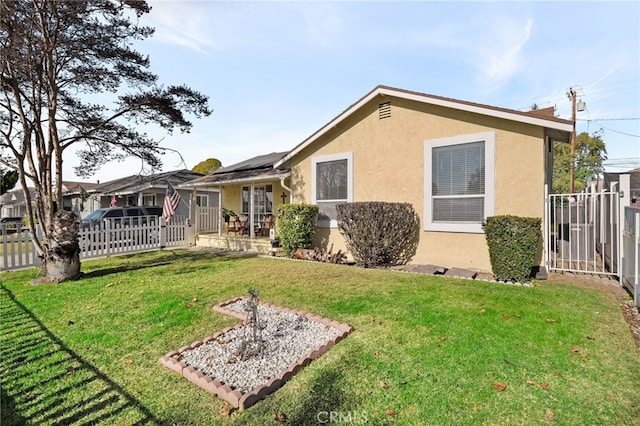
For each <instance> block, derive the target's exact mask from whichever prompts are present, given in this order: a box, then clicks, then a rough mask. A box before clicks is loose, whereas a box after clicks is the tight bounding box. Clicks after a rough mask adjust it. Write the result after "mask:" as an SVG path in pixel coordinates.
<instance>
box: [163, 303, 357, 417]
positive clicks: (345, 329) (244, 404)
mask: <svg viewBox="0 0 640 426" xmlns="http://www.w3.org/2000/svg"><path fill="white" fill-rule="evenodd" d="M241 300H246V298H244V297H236V298H234V299H231V300H228V301H226V302H223V303H220V304H218V305H216V306H214V307H213V310H214V311H215V312H219V313H222V314H224V315H230V316H232V317H235V318H238V319H240V320H242V321H244V319H245V315H243V314H242V313H241V312H235V311H231V310H229V309H226V308H225V306H227V305H229V304H232V303H235V302H238V301H241ZM260 305H262V306H266V307H269V308H271V309H274V310H277V311H281V312H288V313H291V314H295V315H298V316H301V317H305V318H307V319H309V320H313V321H316V322H319V323H321V324H324V325H325V326H329V327H334V328H337V329H338V330H339V331H340V332H341V333H340V334H339V335H338V336H336V337H334V338H333V339H330V340H328V341H326V342H325V343H323V344H321V345H320V346H317V347H316V348H314V349H312V350H311V351H309V352H308V353H307V354H306V355H304V356H303V357H302V358H300V359H299V360H298V361H296V362H293V363H292V364H291V365H290V366H289V367H288V368H287V369H285V370H284V371H282V372H281V373H280V374H279V375H278V376H276V377H274V378H271V379H270V380H269V381H268V382H267V383H266V384H262V385H260V386H258V387H256V388H255V389H253V390H251V391H249V392H245V393H242V392H240V391H238V390H233V389H231V387H229V385H227V384H222V383H220V382H219V381H217V380H215V379H214V378H212V377H211V376H207V375H206V374H203V373H202V372H201V371H199V370H198V369H197V368H195V367H193V366H187V365H186V364H185V363H184V362H182V361H180V360H181V358H182V353H183V352H185V351H187V350H192V349H195V348H197V347H198V346H200V345H202V344H203V343H207V342H210V341H211V340H216V339H217V338H218V337H219V336H220V335H222V334H224V333H226V332H228V331H229V330H232V329H235V328H239V327H241V326H243V322H240V323H238V324H237V325H235V326H231V327H226V328H224V329H222V330H220V331H219V332H217V333H216V334H214V335H213V336H210V337H206V338H204V339H203V340H197V341H195V342H193V343H192V344H191V345H187V346H183V347H181V348H180V349H178V350H177V351H172V352H169V353H168V354H166V355H165V356H163V357H162V358H160V360H159V361H160V364H162V365H164V366H165V367H166V368H168V369H169V370H172V371H175V372H176V373H179V374H180V375H182V376H183V377H184V378H185V379H187V380H189V381H190V382H191V383H193V384H195V385H196V386H199V387H201V388H202V389H204V390H205V391H207V392H209V393H211V394H213V395H214V396H217V397H219V398H222V399H224V400H225V401H227V402H228V403H229V404H231V405H232V406H233V407H235V408H239V409H240V410H243V409H245V408H249V407H250V406H252V405H253V404H255V403H257V402H258V401H260V400H261V399H263V398H264V397H265V396H267V395H269V394H271V393H273V392H275V391H276V390H278V389H280V387H282V386H283V385H284V384H285V383H286V382H287V381H288V380H289V379H290V378H292V377H293V376H294V375H295V374H296V373H297V372H298V371H300V370H301V369H302V368H303V367H306V366H307V365H309V364H310V363H311V362H312V361H313V360H316V359H318V358H320V357H321V356H322V355H324V354H325V353H326V352H327V351H328V350H329V349H331V348H332V347H333V346H334V345H335V344H336V343H338V342H339V341H340V340H342V339H344V338H345V337H347V335H349V333H351V331H352V330H353V327H351V326H350V325H348V324H341V323H338V322H336V321H331V320H329V319H327V318H323V317H320V316H317V315H312V314H309V313H306V312H302V311H295V310H292V309H288V308H283V307H281V306H276V305H271V304H269V303H262V302H260Z"/></svg>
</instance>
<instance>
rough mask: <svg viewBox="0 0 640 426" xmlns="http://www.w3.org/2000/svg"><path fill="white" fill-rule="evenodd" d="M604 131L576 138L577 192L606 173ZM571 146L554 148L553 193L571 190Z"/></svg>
mask: <svg viewBox="0 0 640 426" xmlns="http://www.w3.org/2000/svg"><path fill="white" fill-rule="evenodd" d="M602 134H603V131H602V130H599V131H597V132H594V133H593V134H592V135H589V134H588V133H586V132H582V133H580V134H579V135H577V136H576V163H575V164H576V166H575V176H576V180H575V190H576V192H578V191H582V190H583V189H584V188H586V187H587V184H588V182H589V181H590V180H592V179H594V178H596V177H597V176H598V174H599V173H602V172H603V171H604V166H603V165H602V164H603V162H604V160H606V159H607V149H606V147H605V143H604V141H603V140H602ZM571 160H572V159H571V146H570V145H569V144H566V143H556V144H555V145H554V146H553V192H555V193H558V194H560V193H568V192H569V191H570V190H571Z"/></svg>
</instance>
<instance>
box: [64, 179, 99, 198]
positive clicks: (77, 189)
mask: <svg viewBox="0 0 640 426" xmlns="http://www.w3.org/2000/svg"><path fill="white" fill-rule="evenodd" d="M99 185H100V184H99V183H94V182H71V181H63V182H62V194H63V195H80V193H81V192H82V191H83V190H84V191H85V192H87V193H90V192H95V188H96V187H97V186H99Z"/></svg>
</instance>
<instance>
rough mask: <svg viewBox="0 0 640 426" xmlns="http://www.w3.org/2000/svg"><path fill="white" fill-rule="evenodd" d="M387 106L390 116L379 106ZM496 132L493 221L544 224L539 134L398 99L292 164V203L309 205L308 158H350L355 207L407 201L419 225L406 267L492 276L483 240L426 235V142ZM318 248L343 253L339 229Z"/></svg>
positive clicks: (321, 238) (374, 108)
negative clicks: (525, 219)
mask: <svg viewBox="0 0 640 426" xmlns="http://www.w3.org/2000/svg"><path fill="white" fill-rule="evenodd" d="M389 100H390V101H391V117H390V118H386V119H380V118H379V117H378V104H379V103H381V102H386V101H389ZM487 131H493V132H495V162H496V165H495V182H496V184H495V214H496V215H497V214H513V215H520V216H533V217H542V216H543V209H544V170H545V164H544V157H545V153H544V129H542V128H540V127H537V126H533V125H527V124H522V123H515V122H511V121H507V120H504V119H499V118H491V117H486V116H480V115H477V114H473V113H467V112H461V111H455V110H451V109H446V108H442V107H437V106H432V105H425V104H421V103H416V102H413V101H410V100H405V99H397V98H389V97H385V98H378V99H376V100H374V101H373V102H371V103H370V104H368V105H366V106H364V107H363V108H361V109H360V110H359V111H357V112H356V113H355V114H353V115H352V116H351V117H349V118H348V119H347V120H345V121H343V122H342V123H340V124H339V125H338V126H336V127H335V128H333V129H332V130H330V131H329V132H328V133H327V134H325V135H323V136H322V137H321V139H319V140H317V141H316V142H314V143H313V144H311V145H310V146H309V147H307V148H306V149H305V150H303V151H302V152H300V153H299V154H298V155H297V156H295V157H294V158H293V161H292V164H291V166H292V173H293V179H292V185H293V187H292V189H293V191H294V202H305V203H310V202H312V199H313V197H312V194H311V186H312V185H311V159H312V157H314V156H318V155H327V154H336V153H343V152H353V174H354V193H353V194H354V195H353V197H354V201H389V202H409V203H411V204H413V206H414V208H415V209H416V212H417V213H418V215H419V216H420V218H421V223H422V224H421V235H420V243H419V245H418V249H417V253H416V255H415V257H414V259H413V261H412V263H431V264H439V265H443V266H447V267H454V266H455V267H467V268H473V269H476V270H485V271H490V270H491V265H490V263H489V255H488V251H487V247H486V242H485V237H484V234H465V233H452V232H432V231H431V232H428V231H424V196H425V188H424V176H425V169H424V154H425V141H428V140H431V139H439V138H445V137H452V136H458V135H465V134H474V133H480V132H487ZM317 243H318V245H320V244H321V243H322V245H323V246H324V245H325V244H329V245H330V244H334V251H335V250H338V249H345V246H344V240H343V238H342V236H341V235H340V234H339V232H338V230H337V229H331V230H330V232H327V230H326V229H323V230H320V232H319V234H318V241H317Z"/></svg>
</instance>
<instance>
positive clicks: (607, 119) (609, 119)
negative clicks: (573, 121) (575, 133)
mask: <svg viewBox="0 0 640 426" xmlns="http://www.w3.org/2000/svg"><path fill="white" fill-rule="evenodd" d="M577 120H578V121H626V120H640V117H633V118H578V119H577Z"/></svg>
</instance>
